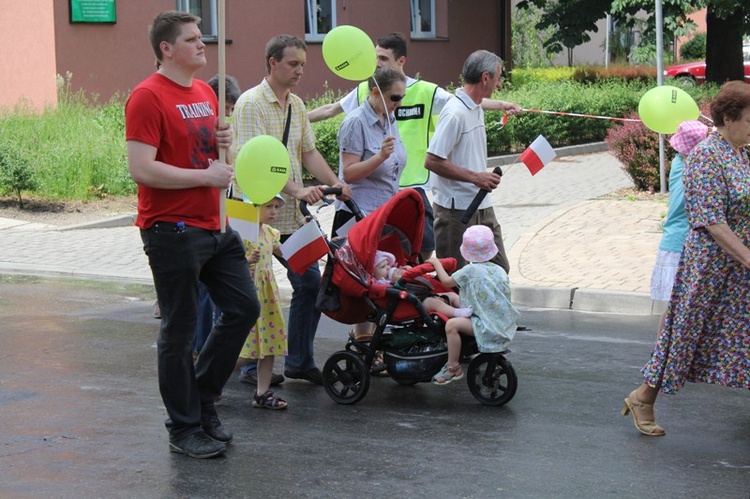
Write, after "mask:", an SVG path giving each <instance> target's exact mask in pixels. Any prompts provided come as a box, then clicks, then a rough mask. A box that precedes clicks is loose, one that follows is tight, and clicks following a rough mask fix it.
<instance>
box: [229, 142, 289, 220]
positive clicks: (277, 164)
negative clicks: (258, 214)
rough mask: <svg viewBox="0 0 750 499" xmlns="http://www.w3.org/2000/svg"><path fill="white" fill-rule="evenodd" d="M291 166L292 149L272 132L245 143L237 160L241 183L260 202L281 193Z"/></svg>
mask: <svg viewBox="0 0 750 499" xmlns="http://www.w3.org/2000/svg"><path fill="white" fill-rule="evenodd" d="M291 169H292V163H291V160H290V159H289V151H288V150H287V148H286V147H285V146H284V144H283V143H282V142H281V141H280V140H279V139H277V138H276V137H271V136H270V135H258V136H255V137H253V138H252V139H250V140H248V141H247V142H245V144H244V145H243V146H242V148H240V152H239V154H237V158H236V159H235V162H234V174H235V177H236V178H237V185H239V186H240V189H242V192H243V194H245V196H247V197H248V199H250V200H251V201H252V202H253V203H254V204H257V205H261V204H264V203H267V202H268V201H270V200H271V199H272V198H273V197H274V196H275V195H276V194H278V193H279V192H281V189H282V188H283V187H284V185H285V184H286V182H287V180H289V173H290V172H291Z"/></svg>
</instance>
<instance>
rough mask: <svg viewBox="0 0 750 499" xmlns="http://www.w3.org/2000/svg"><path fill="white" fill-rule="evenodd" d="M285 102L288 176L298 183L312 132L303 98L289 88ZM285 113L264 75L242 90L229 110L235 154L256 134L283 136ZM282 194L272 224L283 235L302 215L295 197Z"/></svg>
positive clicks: (296, 225)
mask: <svg viewBox="0 0 750 499" xmlns="http://www.w3.org/2000/svg"><path fill="white" fill-rule="evenodd" d="M287 106H291V108H292V122H291V124H290V126H289V139H288V140H287V149H288V150H289V156H290V159H291V165H292V168H291V173H290V175H289V180H292V181H293V182H294V183H296V184H298V185H300V186H301V185H303V180H302V153H303V152H309V151H312V150H313V149H315V134H314V133H313V129H312V126H311V125H310V120H308V119H307V109H306V108H305V103H304V102H302V99H300V98H299V97H297V96H296V95H294V94H293V93H291V92H290V93H289V96H288V97H287ZM287 113H288V110H287V109H282V108H281V103H280V102H279V99H277V98H276V94H274V93H273V90H272V89H271V86H270V85H269V84H268V81H266V79H265V78H264V79H263V81H262V82H260V84H259V85H257V86H255V87H253V88H251V89H250V90H248V91H246V92H245V93H243V94H242V95H241V96H240V98H239V100H238V101H237V104H236V105H235V107H234V113H232V120H233V127H232V128H233V130H234V141H233V143H232V147H233V150H234V153H235V157H236V155H237V153H239V150H240V149H241V148H242V145H243V144H244V143H245V142H247V141H248V140H250V139H251V138H253V137H255V136H257V135H271V136H272V137H276V138H277V139H279V140H282V139H283V137H284V125H285V124H286V117H287ZM281 195H282V196H283V197H284V200H285V201H286V204H285V205H284V206H283V207H282V208H281V210H280V211H279V214H278V216H277V217H276V221H275V222H274V226H275V227H276V228H277V229H278V230H279V231H280V232H281V234H282V235H288V234H291V233H292V232H294V231H295V230H297V228H299V227H300V226H301V225H302V224H303V223H304V217H302V214H301V213H300V211H299V209H298V203H297V201H296V199H294V198H293V197H292V196H290V195H288V194H286V193H283V192H282V193H281Z"/></svg>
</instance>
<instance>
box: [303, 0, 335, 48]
mask: <svg viewBox="0 0 750 499" xmlns="http://www.w3.org/2000/svg"><path fill="white" fill-rule="evenodd" d="M335 27H336V0H305V41H307V42H322V41H323V38H325V36H326V33H328V32H329V31H331V30H332V29H333V28H335Z"/></svg>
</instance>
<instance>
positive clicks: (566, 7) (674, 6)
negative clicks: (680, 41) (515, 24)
mask: <svg viewBox="0 0 750 499" xmlns="http://www.w3.org/2000/svg"><path fill="white" fill-rule="evenodd" d="M530 5H534V6H536V7H538V8H540V9H542V10H544V15H543V16H542V17H541V19H540V21H539V23H538V24H537V28H539V29H546V28H549V27H555V28H556V29H555V31H553V32H552V34H551V35H550V36H549V37H548V38H547V39H546V40H545V41H544V46H545V47H547V48H549V50H551V51H553V52H561V51H562V50H563V48H568V50H572V48H573V47H576V46H578V45H580V44H582V43H585V42H588V41H590V40H591V37H590V35H589V34H588V33H589V32H597V31H598V28H597V26H596V22H597V21H599V20H600V19H602V18H604V17H606V15H607V13H611V14H612V15H613V17H614V18H615V19H617V20H618V21H619V22H621V23H624V24H625V25H631V26H632V23H635V22H636V21H635V19H636V17H635V16H636V14H638V13H639V12H640V14H639V16H643V15H644V13H645V15H646V18H647V28H646V30H645V31H644V33H643V35H644V39H646V40H653V33H654V32H655V19H654V18H655V8H654V0H522V1H521V2H519V4H518V8H521V9H526V8H529V6H530ZM702 8H708V14H707V53H706V77H707V80H708V81H711V82H715V83H722V82H724V81H727V80H730V79H738V78H739V79H742V71H743V70H742V36H743V35H744V34H747V33H750V2H748V0H662V14H663V20H664V23H663V24H664V35H665V39H669V38H671V37H675V36H685V35H687V34H689V33H690V32H691V30H693V29H694V23H692V22H691V21H690V20H689V19H688V17H687V16H688V15H689V14H690V13H692V12H695V11H696V10H699V9H702Z"/></svg>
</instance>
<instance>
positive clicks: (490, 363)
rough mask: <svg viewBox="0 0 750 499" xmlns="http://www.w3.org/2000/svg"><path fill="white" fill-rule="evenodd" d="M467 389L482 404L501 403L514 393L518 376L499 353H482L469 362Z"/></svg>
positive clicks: (508, 399) (505, 401)
mask: <svg viewBox="0 0 750 499" xmlns="http://www.w3.org/2000/svg"><path fill="white" fill-rule="evenodd" d="M468 383H469V390H470V391H471V394H472V395H474V398H475V399H477V400H478V401H479V402H481V403H482V404H484V405H495V406H498V405H503V404H506V403H507V402H510V399H512V398H513V396H514V395H515V394H516V388H517V387H518V378H516V372H515V371H514V370H513V366H512V365H511V364H510V362H509V361H508V359H506V358H505V356H504V355H503V354H501V353H482V354H479V355H477V356H476V357H475V358H474V359H473V360H472V361H471V363H470V364H469V373H468Z"/></svg>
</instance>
